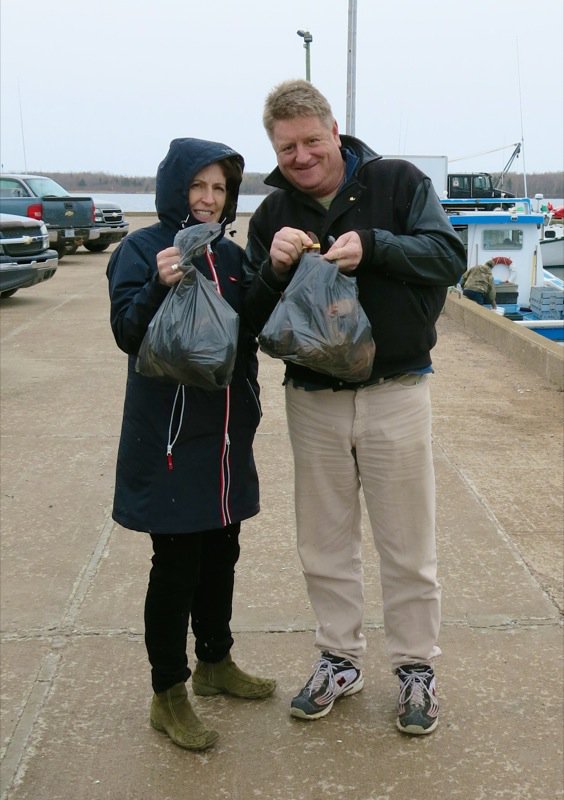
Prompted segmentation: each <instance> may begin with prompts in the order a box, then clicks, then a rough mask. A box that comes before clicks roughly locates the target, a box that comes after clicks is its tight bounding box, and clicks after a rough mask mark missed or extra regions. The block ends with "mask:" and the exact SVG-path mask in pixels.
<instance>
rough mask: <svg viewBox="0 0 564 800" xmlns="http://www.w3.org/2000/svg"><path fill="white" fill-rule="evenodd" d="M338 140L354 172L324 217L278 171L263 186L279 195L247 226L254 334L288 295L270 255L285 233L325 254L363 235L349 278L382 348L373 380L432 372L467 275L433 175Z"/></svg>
mask: <svg viewBox="0 0 564 800" xmlns="http://www.w3.org/2000/svg"><path fill="white" fill-rule="evenodd" d="M341 140H342V145H343V155H344V157H345V156H346V158H347V161H348V164H349V165H352V167H351V166H349V169H348V172H350V173H351V174H350V175H349V177H348V179H347V180H346V181H345V183H344V185H343V186H342V187H341V189H340V190H339V192H338V194H337V196H336V197H335V199H334V200H333V202H332V203H331V206H330V208H329V210H328V211H327V210H325V208H324V207H323V206H322V205H320V204H319V203H318V202H316V201H315V200H314V199H312V198H310V197H308V196H307V195H305V194H303V193H302V192H300V191H299V190H297V189H295V188H294V187H293V186H292V185H291V184H290V183H288V181H286V179H285V178H284V177H283V175H282V173H281V172H280V170H279V169H278V168H276V169H275V170H274V171H273V172H272V173H271V174H270V175H269V176H268V178H267V179H266V183H267V184H269V185H272V186H276V187H278V189H277V191H274V192H273V193H272V194H270V195H268V196H267V197H266V198H265V199H264V200H263V202H262V203H261V205H260V206H259V208H258V209H257V210H256V212H255V213H254V215H253V217H252V218H251V221H250V224H249V241H248V248H247V254H248V256H249V258H250V261H251V262H252V264H253V266H254V269H255V271H256V272H257V273H258V275H256V277H255V279H254V282H253V285H252V288H251V291H250V292H249V293H248V294H247V297H246V300H245V309H246V312H247V316H248V318H249V320H250V321H251V324H252V327H253V329H254V330H255V332H257V333H258V332H259V331H260V330H261V328H262V326H263V325H264V323H265V321H266V319H268V316H269V315H270V313H271V312H272V309H273V308H274V306H275V304H276V302H277V301H278V298H279V297H280V292H281V291H282V290H283V288H284V284H283V283H281V282H280V281H279V280H277V278H276V276H275V275H274V273H273V271H272V267H271V264H270V260H269V256H268V254H269V250H270V244H271V242H272V238H273V237H274V234H275V233H276V231H278V230H279V229H280V228H282V227H284V226H289V227H293V228H300V229H301V230H304V231H312V232H313V233H315V234H316V236H317V237H318V239H319V241H320V243H321V252H322V253H323V252H326V251H327V250H328V249H329V246H330V241H329V237H334V238H335V239H336V238H338V237H339V236H340V235H341V234H343V233H346V232H347V231H351V230H355V231H358V233H359V235H360V238H361V240H362V246H363V258H362V261H361V263H360V265H359V267H358V268H357V269H356V270H355V272H354V273H352V274H353V275H354V276H355V277H356V279H357V282H358V289H359V298H360V302H361V304H362V306H363V308H364V310H365V311H366V314H367V316H368V318H369V319H370V323H371V325H372V334H373V338H374V341H375V343H376V357H375V360H374V368H373V372H372V376H371V379H370V380H371V381H373V380H374V379H377V378H380V377H389V376H392V375H397V374H400V373H403V372H406V371H410V370H418V369H422V368H425V367H428V366H429V365H430V363H431V356H430V351H431V349H432V347H433V346H434V345H435V343H436V332H435V322H436V320H437V317H438V315H439V313H440V311H441V309H442V307H443V304H444V301H445V297H446V291H447V287H448V286H450V285H454V284H456V283H457V281H458V279H459V277H460V276H461V275H462V273H463V272H464V270H465V269H466V255H465V251H464V246H463V244H462V241H461V240H460V238H459V236H458V235H457V234H456V233H455V231H454V229H453V228H452V226H451V224H450V222H449V220H448V218H447V216H446V214H445V212H444V211H443V208H442V206H441V204H440V202H439V199H438V197H437V195H436V193H435V191H434V189H433V186H432V183H431V181H430V179H429V178H428V177H426V176H425V175H424V174H423V173H422V172H421V171H420V170H418V169H417V167H415V166H414V165H412V164H410V163H409V162H407V161H402V160H399V159H383V158H382V157H381V156H379V155H377V154H376V153H374V152H373V151H372V150H371V149H370V148H369V147H367V145H365V144H364V143H363V142H361V141H360V140H359V139H355V138H353V137H351V136H342V137H341ZM286 377H287V378H295V379H297V380H298V381H302V382H305V383H312V384H316V385H321V386H331V387H333V388H335V389H338V388H343V387H345V386H346V384H343V383H342V382H341V381H338V380H336V379H335V378H331V376H327V375H321V374H320V373H315V372H312V371H311V370H306V369H304V368H302V367H299V366H296V365H295V364H290V363H288V364H287V365H286ZM367 382H370V381H367Z"/></svg>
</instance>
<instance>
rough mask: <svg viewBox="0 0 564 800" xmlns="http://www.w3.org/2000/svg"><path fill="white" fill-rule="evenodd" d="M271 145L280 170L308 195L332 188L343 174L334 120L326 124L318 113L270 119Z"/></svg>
mask: <svg viewBox="0 0 564 800" xmlns="http://www.w3.org/2000/svg"><path fill="white" fill-rule="evenodd" d="M272 146H273V147H274V151H275V153H276V158H277V161H278V166H279V168H280V171H281V172H282V174H283V175H284V177H285V178H286V180H288V181H290V183H291V184H293V185H294V186H295V187H296V188H297V189H300V190H301V191H302V192H305V194H309V195H311V196H312V197H327V196H328V195H331V194H333V193H334V192H336V190H337V189H338V187H339V186H340V184H341V182H342V180H343V175H344V163H343V158H342V156H341V151H340V146H341V139H340V138H339V131H338V128H337V123H336V122H334V123H333V125H332V127H330V128H327V127H326V125H324V124H323V122H322V121H321V120H320V119H319V117H296V118H295V119H283V120H278V121H277V122H275V123H274V128H273V131H272Z"/></svg>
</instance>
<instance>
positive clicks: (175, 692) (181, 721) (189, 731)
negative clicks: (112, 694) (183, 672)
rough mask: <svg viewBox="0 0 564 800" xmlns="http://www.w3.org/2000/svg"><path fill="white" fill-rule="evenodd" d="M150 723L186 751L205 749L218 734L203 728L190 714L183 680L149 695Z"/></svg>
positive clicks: (194, 715) (190, 707)
mask: <svg viewBox="0 0 564 800" xmlns="http://www.w3.org/2000/svg"><path fill="white" fill-rule="evenodd" d="M151 725H152V726H153V728H155V730H157V731H162V732H163V733H166V734H168V736H170V738H171V739H172V741H173V742H174V743H175V744H177V745H178V746H179V747H184V748H186V750H206V749H207V748H208V747H211V746H212V745H213V744H215V742H216V741H217V739H218V737H219V734H218V732H217V731H210V730H208V729H207V728H205V727H204V725H203V724H202V723H201V722H200V720H199V719H198V717H197V716H196V714H195V713H194V710H193V708H192V706H191V705H190V701H189V700H188V693H187V691H186V686H185V684H184V683H177V684H176V685H175V686H173V687H172V688H171V689H167V691H166V692H159V693H158V694H154V695H153V700H152V703H151Z"/></svg>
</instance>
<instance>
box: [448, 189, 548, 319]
mask: <svg viewBox="0 0 564 800" xmlns="http://www.w3.org/2000/svg"><path fill="white" fill-rule="evenodd" d="M514 202H515V203H516V206H515V208H514V209H512V210H510V211H486V212H484V211H461V212H459V213H454V214H449V215H448V216H449V219H450V221H451V223H452V225H453V226H454V228H455V230H456V231H457V232H458V234H459V236H460V237H461V238H462V240H463V242H464V244H465V247H466V252H467V265H468V269H470V267H475V266H477V265H478V264H485V263H486V261H489V260H490V259H491V258H495V257H496V256H497V257H505V258H509V259H511V264H510V265H506V264H503V263H501V264H496V266H495V267H494V268H493V276H494V279H495V282H496V290H497V291H499V292H500V293H502V292H503V289H504V285H505V287H506V289H509V288H511V290H512V291H514V293H515V298H513V299H512V302H515V303H517V305H520V306H528V305H529V302H530V295H531V287H532V286H543V285H544V273H543V263H542V255H541V252H540V247H539V230H540V228H541V226H542V224H543V221H544V217H543V215H542V214H534V213H531V211H530V205H527V204H524V205H520V204H519V200H515V201H514ZM500 302H501V300H500Z"/></svg>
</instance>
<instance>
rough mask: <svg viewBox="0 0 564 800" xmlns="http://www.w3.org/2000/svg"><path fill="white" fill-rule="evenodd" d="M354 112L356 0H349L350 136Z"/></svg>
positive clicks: (348, 80) (348, 114)
mask: <svg viewBox="0 0 564 800" xmlns="http://www.w3.org/2000/svg"><path fill="white" fill-rule="evenodd" d="M355 113H356V0H349V35H348V47H347V120H346V133H348V134H349V135H350V136H354V131H355Z"/></svg>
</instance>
